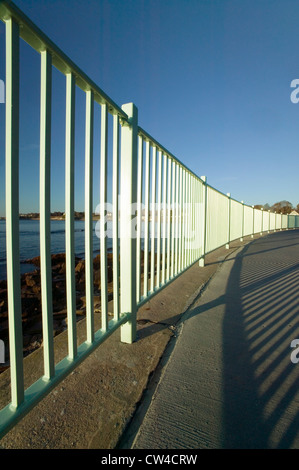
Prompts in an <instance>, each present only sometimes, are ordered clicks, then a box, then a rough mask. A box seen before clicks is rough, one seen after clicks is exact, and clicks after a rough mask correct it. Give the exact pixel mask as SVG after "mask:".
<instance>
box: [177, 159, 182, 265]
mask: <svg viewBox="0 0 299 470" xmlns="http://www.w3.org/2000/svg"><path fill="white" fill-rule="evenodd" d="M179 171H180V188H179V221H178V223H179V233H178V237H179V238H178V242H179V247H178V248H179V251H178V272H181V270H182V266H181V264H182V226H183V223H182V210H183V204H182V202H183V194H182V193H183V168H182V167H180V170H179Z"/></svg>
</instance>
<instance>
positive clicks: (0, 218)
mask: <svg viewBox="0 0 299 470" xmlns="http://www.w3.org/2000/svg"><path fill="white" fill-rule="evenodd" d="M50 219H51V220H65V217H55V216H53V217H52V216H51V217H50ZM92 219H93V220H99V219H100V216H99V215H94V216H93V217H92ZM1 220H4V221H5V220H6V218H5V217H0V221H1ZM19 220H40V217H26V216H22V217H19ZM74 220H82V221H84V220H85V218H84V217H74Z"/></svg>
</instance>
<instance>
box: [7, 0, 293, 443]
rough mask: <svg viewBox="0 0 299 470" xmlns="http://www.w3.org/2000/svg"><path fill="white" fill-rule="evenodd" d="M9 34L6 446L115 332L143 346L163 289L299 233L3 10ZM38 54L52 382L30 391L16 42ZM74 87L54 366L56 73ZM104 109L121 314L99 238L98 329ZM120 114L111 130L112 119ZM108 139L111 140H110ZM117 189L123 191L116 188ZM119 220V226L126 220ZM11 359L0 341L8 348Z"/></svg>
mask: <svg viewBox="0 0 299 470" xmlns="http://www.w3.org/2000/svg"><path fill="white" fill-rule="evenodd" d="M0 19H1V20H2V21H3V22H5V27H6V79H5V85H6V96H5V106H6V124H5V136H6V148H5V154H6V180H5V181H6V183H5V191H6V193H5V194H6V230H7V234H6V240H7V290H8V318H9V356H10V374H11V403H10V404H9V405H7V406H6V407H5V408H3V409H2V410H1V411H0V437H1V436H3V435H4V434H5V433H6V432H7V431H8V430H9V429H11V428H12V427H13V426H14V425H15V424H16V422H17V421H18V420H19V419H21V418H22V416H24V415H25V414H26V413H27V412H28V411H29V410H30V409H31V408H32V407H33V406H35V405H36V404H37V402H38V401H39V400H41V399H42V398H43V397H44V396H45V395H46V394H47V393H49V391H50V390H51V389H53V387H55V386H56V385H57V383H59V382H60V381H61V380H62V379H64V378H65V377H66V376H67V375H68V374H69V373H70V372H71V371H72V370H73V369H74V368H75V367H77V366H78V364H79V363H80V362H81V361H83V360H84V359H85V358H86V357H87V356H88V355H89V354H90V353H91V352H92V351H94V350H95V348H97V347H98V346H99V345H100V344H101V343H102V342H103V341H105V340H106V338H107V337H108V336H109V335H111V334H112V333H113V332H114V331H116V330H117V329H118V328H120V330H121V341H123V342H127V343H132V342H133V341H134V340H135V339H136V313H137V310H138V308H139V307H140V306H141V305H142V304H143V303H145V302H146V301H148V300H149V299H150V298H151V297H152V296H153V295H155V294H156V293H157V292H160V290H161V288H163V287H164V286H166V285H168V284H169V282H171V281H172V280H173V279H175V278H176V277H177V276H178V275H180V274H181V273H182V272H184V271H185V270H186V269H188V268H189V267H190V266H191V265H193V264H194V263H195V262H197V261H198V262H199V266H201V267H203V266H204V263H205V255H206V254H207V253H209V252H211V251H212V250H215V249H216V248H218V247H220V246H223V245H226V247H227V248H229V243H230V242H231V241H232V240H235V239H238V238H240V239H241V240H243V238H244V237H245V236H251V237H253V236H254V234H259V233H263V232H269V231H276V230H282V229H287V228H296V227H299V216H298V217H297V216H287V215H281V214H274V213H271V212H266V211H260V210H257V209H254V208H253V207H251V206H248V205H246V204H244V203H243V202H242V203H240V202H238V201H236V200H234V199H233V198H231V197H230V195H224V194H222V193H221V192H219V191H217V190H216V189H214V188H212V187H211V186H209V185H208V184H207V179H206V177H201V178H199V177H198V176H196V175H195V174H194V173H193V172H192V171H190V170H189V169H188V168H187V167H186V166H185V165H183V163H182V162H180V161H179V160H178V159H177V158H175V157H174V156H173V155H172V154H171V153H170V152H168V150H167V149H165V148H164V147H163V146H162V145H161V144H159V142H157V141H156V140H155V139H154V138H152V137H151V136H150V135H149V134H148V133H147V132H146V131H144V130H143V129H141V128H140V127H139V126H138V111H137V108H136V107H135V106H134V105H133V104H131V103H130V104H126V105H123V106H122V107H118V106H117V104H115V103H114V102H113V101H112V100H111V99H110V98H109V97H108V96H107V95H106V94H105V93H104V92H103V91H102V90H101V89H100V88H99V87H98V86H97V85H96V84H95V83H94V82H93V81H92V80H90V79H89V78H88V77H87V76H86V75H85V73H84V72H83V71H82V70H80V69H79V68H78V67H77V66H76V65H75V64H74V63H73V62H72V61H71V60H70V59H69V58H68V57H67V56H66V55H65V54H64V53H63V52H62V51H61V50H60V49H59V48H58V47H57V46H55V44H53V43H52V41H50V39H49V38H48V37H47V36H45V35H44V34H43V33H42V31H40V30H39V29H38V28H37V27H36V26H35V25H34V24H33V23H32V22H31V21H30V20H29V19H28V18H27V17H26V16H25V15H24V14H23V13H22V12H21V11H20V10H19V9H18V8H17V7H16V6H14V5H13V4H12V3H11V2H8V1H2V2H1V3H0ZM20 38H21V39H22V40H24V41H26V42H27V43H28V44H29V45H30V46H31V47H32V48H33V49H34V50H36V51H37V52H39V53H40V66H41V88H40V259H41V263H40V274H41V292H42V318H43V321H42V329H43V356H44V374H43V375H42V376H41V377H40V378H39V379H38V380H37V381H36V382H35V383H34V384H33V385H31V386H30V387H29V388H27V389H26V390H24V378H23V337H22V305H21V290H20V248H19V78H20V74H19V63H20V60H19V42H20ZM53 67H55V68H56V69H58V70H59V71H60V72H61V73H62V74H63V75H64V76H65V80H66V113H65V168H66V172H65V173H66V178H65V197H66V218H65V227H66V287H67V290H66V300H67V319H68V331H67V333H68V355H67V357H65V358H64V359H63V360H62V361H61V362H59V363H58V364H55V361H54V352H53V349H54V340H53V306H52V274H51V254H50V198H51V194H50V188H51V175H50V168H51V145H50V143H51V102H52V69H53ZM77 87H79V88H80V89H81V90H83V92H84V93H85V98H86V116H85V269H86V271H85V284H86V285H85V291H86V340H85V341H84V342H83V343H82V344H80V345H79V346H77V328H76V299H75V275H74V269H75V264H74V263H75V251H74V250H75V247H74V192H75V191H74V145H75V144H74V142H75V96H76V89H77ZM95 104H97V105H99V106H100V109H101V129H100V136H101V148H100V207H101V209H100V228H101V233H102V234H104V233H105V229H106V225H105V224H106V217H105V216H106V212H105V211H106V209H105V207H106V206H105V204H106V202H107V179H108V171H107V168H108V163H109V162H108V151H107V147H108V139H109V138H110V139H111V141H112V146H113V150H112V160H113V161H112V166H113V176H112V199H113V201H112V204H113V221H112V223H113V240H112V242H113V245H112V246H113V290H114V291H113V317H112V319H110V320H109V317H108V313H109V312H108V292H107V285H108V277H107V238H106V236H101V240H100V243H101V245H100V250H101V328H100V329H98V330H97V331H95V326H94V325H95V322H94V320H95V319H94V291H93V237H92V234H93V233H92V232H93V224H92V208H93V200H92V198H93V187H92V181H93V163H94V158H95V155H94V151H93V134H94V106H95ZM109 116H110V117H111V116H112V120H113V126H112V130H111V129H110V128H109V126H108V124H107V123H108V117H109ZM109 132H110V133H111V134H112V135H110V134H109ZM119 181H120V186H119ZM119 214H120V217H119V216H118V215H119ZM1 347H2V350H3V343H1Z"/></svg>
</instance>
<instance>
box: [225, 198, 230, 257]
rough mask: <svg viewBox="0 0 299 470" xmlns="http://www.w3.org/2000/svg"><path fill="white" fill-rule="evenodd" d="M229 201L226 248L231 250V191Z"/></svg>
mask: <svg viewBox="0 0 299 470" xmlns="http://www.w3.org/2000/svg"><path fill="white" fill-rule="evenodd" d="M227 202H228V221H227V222H228V227H227V244H226V245H225V248H226V249H227V250H229V242H230V211H231V199H230V193H227Z"/></svg>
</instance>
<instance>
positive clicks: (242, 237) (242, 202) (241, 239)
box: [240, 201, 244, 242]
mask: <svg viewBox="0 0 299 470" xmlns="http://www.w3.org/2000/svg"><path fill="white" fill-rule="evenodd" d="M241 204H242V232H241V233H242V235H241V238H240V242H242V241H244V201H241Z"/></svg>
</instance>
